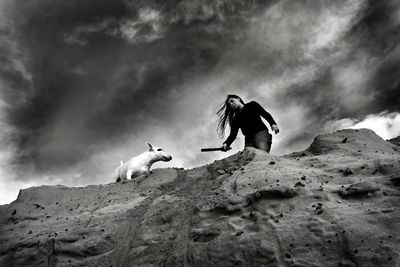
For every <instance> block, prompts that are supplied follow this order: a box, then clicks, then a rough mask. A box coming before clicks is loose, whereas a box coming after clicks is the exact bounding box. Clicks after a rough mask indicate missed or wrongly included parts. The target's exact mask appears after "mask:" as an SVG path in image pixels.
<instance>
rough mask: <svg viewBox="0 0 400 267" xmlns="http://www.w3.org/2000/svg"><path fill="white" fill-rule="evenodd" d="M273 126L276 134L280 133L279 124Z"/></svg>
mask: <svg viewBox="0 0 400 267" xmlns="http://www.w3.org/2000/svg"><path fill="white" fill-rule="evenodd" d="M271 128H272V131H274V133H275V134H277V133H279V128H278V125H276V124H274V125H272V126H271Z"/></svg>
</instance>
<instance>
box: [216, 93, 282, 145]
mask: <svg viewBox="0 0 400 267" xmlns="http://www.w3.org/2000/svg"><path fill="white" fill-rule="evenodd" d="M260 116H262V117H263V118H264V119H265V120H267V121H268V123H269V124H270V125H271V126H272V125H274V124H276V122H275V121H274V119H273V118H272V116H271V114H269V113H268V112H267V111H265V109H264V108H263V107H262V106H261V105H260V104H258V103H257V102H255V101H251V102H249V103H246V104H244V106H243V109H242V110H241V111H240V112H238V113H236V114H235V115H234V117H233V119H232V125H231V133H230V134H229V136H228V138H227V139H226V141H225V142H224V143H225V144H227V145H228V146H230V145H231V144H232V143H233V141H234V140H235V138H236V136H237V134H238V131H239V128H240V129H241V130H242V133H243V135H244V136H245V137H250V136H252V135H254V134H256V133H258V132H259V131H264V130H267V131H268V128H267V126H265V124H264V123H263V121H262V120H261V117H260Z"/></svg>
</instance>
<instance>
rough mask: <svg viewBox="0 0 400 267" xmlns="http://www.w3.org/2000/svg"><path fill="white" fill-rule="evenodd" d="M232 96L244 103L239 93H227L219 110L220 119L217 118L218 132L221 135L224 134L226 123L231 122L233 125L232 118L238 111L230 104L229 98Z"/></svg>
mask: <svg viewBox="0 0 400 267" xmlns="http://www.w3.org/2000/svg"><path fill="white" fill-rule="evenodd" d="M230 98H236V99H239V101H240V103H242V104H243V105H244V102H243V100H242V99H241V98H240V97H239V96H237V95H227V96H226V99H225V102H224V103H223V104H222V105H221V107H220V108H219V109H218V111H217V115H218V119H217V123H218V124H217V132H218V133H219V135H220V136H221V137H223V136H224V133H225V128H226V125H227V124H228V123H229V127H231V125H232V120H233V118H234V117H235V114H236V112H235V111H234V110H233V109H231V108H230V107H229V105H228V100H229V99H230Z"/></svg>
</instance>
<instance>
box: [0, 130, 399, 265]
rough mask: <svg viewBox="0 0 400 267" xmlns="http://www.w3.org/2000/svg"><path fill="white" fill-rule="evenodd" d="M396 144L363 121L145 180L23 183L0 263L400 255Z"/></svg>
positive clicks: (4, 212) (1, 232) (6, 218)
mask: <svg viewBox="0 0 400 267" xmlns="http://www.w3.org/2000/svg"><path fill="white" fill-rule="evenodd" d="M399 151H400V147H399V146H397V145H395V144H393V143H390V142H387V141H385V140H383V139H381V138H380V137H378V136H377V135H376V134H375V133H374V132H372V131H370V130H342V131H338V132H335V133H332V134H326V135H321V136H318V137H316V138H315V140H314V142H313V143H312V144H311V146H310V147H309V148H308V149H306V150H305V151H302V152H296V153H292V154H290V155H286V156H280V157H278V156H274V155H270V154H267V153H264V152H262V151H259V150H256V149H246V150H244V151H242V152H239V153H237V154H235V155H232V156H230V157H228V158H225V159H223V160H219V161H215V162H213V163H212V164H209V165H206V166H203V167H199V168H195V169H190V170H185V169H156V170H154V171H153V174H151V175H150V176H148V177H147V178H146V179H136V180H129V181H128V182H125V183H117V184H115V183H110V184H106V185H90V186H87V187H84V188H70V187H65V186H41V187H34V188H29V189H25V190H21V192H20V194H19V196H18V199H17V200H16V201H14V202H13V203H11V204H9V205H4V206H1V207H0V218H1V222H0V266H20V265H35V266H400V236H399V233H400V211H399V206H400V188H399V186H400V164H399V162H400V152H399Z"/></svg>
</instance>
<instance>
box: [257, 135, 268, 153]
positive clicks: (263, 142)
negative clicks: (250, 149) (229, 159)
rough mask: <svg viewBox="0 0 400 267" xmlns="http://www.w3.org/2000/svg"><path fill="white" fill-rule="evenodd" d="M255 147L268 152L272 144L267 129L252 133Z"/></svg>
mask: <svg viewBox="0 0 400 267" xmlns="http://www.w3.org/2000/svg"><path fill="white" fill-rule="evenodd" d="M254 144H255V148H258V149H261V150H264V151H266V152H268V153H269V151H270V150H271V145H272V135H271V134H269V133H268V131H260V132H258V133H256V134H255V135H254Z"/></svg>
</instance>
